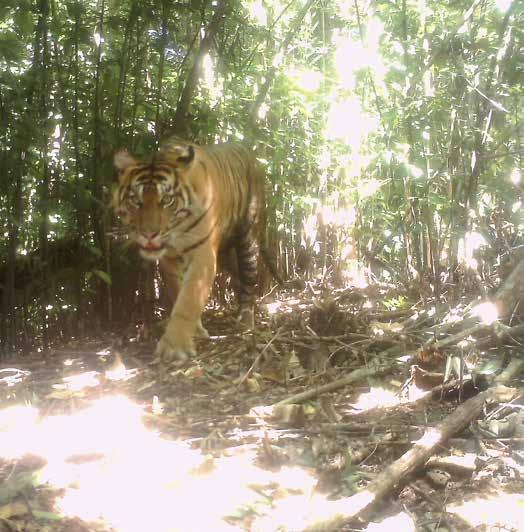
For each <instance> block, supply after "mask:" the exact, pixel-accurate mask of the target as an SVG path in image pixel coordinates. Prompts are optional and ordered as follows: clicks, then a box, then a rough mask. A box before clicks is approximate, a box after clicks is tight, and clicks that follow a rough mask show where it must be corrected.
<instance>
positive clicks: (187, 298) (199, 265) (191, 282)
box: [156, 247, 216, 365]
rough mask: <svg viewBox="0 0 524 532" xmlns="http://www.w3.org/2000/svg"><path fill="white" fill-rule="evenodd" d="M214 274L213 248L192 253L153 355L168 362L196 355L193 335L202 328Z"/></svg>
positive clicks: (181, 362) (180, 360) (177, 361)
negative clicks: (202, 318)
mask: <svg viewBox="0 0 524 532" xmlns="http://www.w3.org/2000/svg"><path fill="white" fill-rule="evenodd" d="M215 273H216V256H215V253H214V251H213V250H212V249H211V248H210V247H209V248H207V247H206V248H203V249H201V250H199V251H198V253H195V254H194V255H193V256H192V257H191V259H190V262H189V264H188V267H187V269H186V271H185V273H184V276H183V279H182V281H181V282H180V290H179V293H178V297H177V298H176V301H175V303H174V305H173V310H172V311H171V317H170V318H169V322H168V324H167V327H166V330H165V332H164V335H163V336H162V338H160V340H159V342H158V345H157V348H156V355H157V356H158V358H160V360H161V361H162V362H163V363H165V364H169V363H172V362H175V363H176V364H179V365H180V364H183V363H184V362H186V361H187V360H188V359H189V358H190V357H192V356H194V354H195V347H194V340H193V338H194V336H195V334H196V332H197V330H198V329H199V328H202V329H203V327H202V324H201V321H200V320H201V315H202V311H203V310H204V307H205V306H206V304H207V301H208V299H209V294H210V292H211V287H212V285H213V280H214V279H215Z"/></svg>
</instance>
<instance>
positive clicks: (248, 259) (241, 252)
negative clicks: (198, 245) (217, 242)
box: [234, 227, 259, 329]
mask: <svg viewBox="0 0 524 532" xmlns="http://www.w3.org/2000/svg"><path fill="white" fill-rule="evenodd" d="M234 248H235V252H236V259H237V266H238V278H237V281H238V284H237V290H236V292H237V298H238V302H239V306H240V310H239V316H238V321H239V322H240V324H241V325H242V326H243V327H245V328H247V329H253V328H254V326H255V314H254V307H255V292H256V284H257V276H258V255H259V246H258V242H257V240H256V238H255V237H254V235H253V232H252V228H251V227H248V229H247V230H246V231H245V232H243V233H241V234H240V235H239V236H238V238H237V240H236V242H235V245H234Z"/></svg>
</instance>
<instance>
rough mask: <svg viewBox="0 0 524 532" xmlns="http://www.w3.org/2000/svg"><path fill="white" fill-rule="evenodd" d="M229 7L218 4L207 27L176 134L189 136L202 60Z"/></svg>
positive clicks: (225, 1)
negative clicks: (192, 104)
mask: <svg viewBox="0 0 524 532" xmlns="http://www.w3.org/2000/svg"><path fill="white" fill-rule="evenodd" d="M310 1H313V0H310ZM228 8H229V1H228V0H222V1H221V2H220V3H219V4H218V5H217V8H216V11H215V14H214V15H213V18H212V19H211V22H210V23H209V24H208V26H207V28H206V32H205V35H204V38H203V39H202V42H201V43H200V48H199V50H198V53H197V56H196V57H195V61H194V63H193V66H192V67H191V69H190V70H189V73H188V76H187V79H186V83H185V85H184V88H183V89H182V94H181V95H180V100H179V101H178V105H177V108H176V112H175V118H174V124H173V127H172V130H173V133H174V134H176V135H180V136H182V137H187V135H188V133H189V109H190V106H191V102H192V100H193V97H194V95H195V92H196V89H197V86H198V82H199V80H200V78H201V76H202V61H203V59H204V56H205V55H206V54H207V53H209V51H210V49H211V45H212V43H213V39H214V38H215V35H216V33H217V32H218V30H219V28H220V26H221V24H222V22H223V20H224V18H225V16H226V10H227V9H228Z"/></svg>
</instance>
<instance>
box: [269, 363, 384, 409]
mask: <svg viewBox="0 0 524 532" xmlns="http://www.w3.org/2000/svg"><path fill="white" fill-rule="evenodd" d="M393 367H394V364H391V363H390V364H384V365H381V366H376V367H374V368H359V369H356V370H355V371H352V372H351V373H350V374H349V375H346V376H345V377H343V378H342V379H338V380H336V381H333V382H329V383H328V384H324V385H322V386H316V387H315V388H311V389H309V390H306V391H305V392H301V393H297V394H295V395H292V396H290V397H288V398H287V399H283V400H282V401H279V402H278V403H275V404H274V405H273V406H281V405H289V404H297V403H302V402H304V401H307V400H309V399H314V398H315V397H318V396H319V395H322V394H324V393H329V392H333V391H335V390H338V389H339V388H344V387H345V386H348V385H349V384H353V383H354V382H356V381H360V380H362V379H366V378H367V377H376V376H378V375H382V374H383V373H387V372H388V371H390V370H391V369H392V368H393Z"/></svg>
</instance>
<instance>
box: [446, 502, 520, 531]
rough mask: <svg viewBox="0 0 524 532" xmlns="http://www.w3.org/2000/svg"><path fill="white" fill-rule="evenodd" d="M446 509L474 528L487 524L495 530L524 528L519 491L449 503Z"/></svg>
mask: <svg viewBox="0 0 524 532" xmlns="http://www.w3.org/2000/svg"><path fill="white" fill-rule="evenodd" d="M447 511H448V512H450V513H454V514H456V515H458V516H459V517H460V518H461V519H463V520H464V521H466V523H467V524H468V525H469V526H471V527H475V528H476V527H479V526H486V525H487V526H488V527H494V528H493V529H495V528H496V529H497V530H499V529H500V530H524V495H522V494H521V493H501V494H500V495H498V496H497V497H489V498H484V497H483V498H476V499H472V500H470V501H467V502H464V503H462V504H453V505H449V506H448V507H447ZM498 527H500V528H498Z"/></svg>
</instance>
